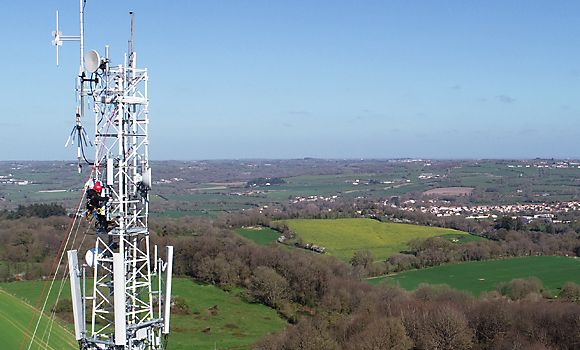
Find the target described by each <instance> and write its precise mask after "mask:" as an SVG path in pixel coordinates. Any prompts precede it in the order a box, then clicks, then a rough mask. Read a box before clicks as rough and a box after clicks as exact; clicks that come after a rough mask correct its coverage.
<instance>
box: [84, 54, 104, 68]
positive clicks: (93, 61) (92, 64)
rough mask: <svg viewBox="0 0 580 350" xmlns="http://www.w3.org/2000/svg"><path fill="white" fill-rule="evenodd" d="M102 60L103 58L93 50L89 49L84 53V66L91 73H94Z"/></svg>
mask: <svg viewBox="0 0 580 350" xmlns="http://www.w3.org/2000/svg"><path fill="white" fill-rule="evenodd" d="M104 62H105V60H104V59H102V58H101V57H100V56H99V53H98V52H97V51H95V50H91V51H89V52H87V54H86V55H85V68H86V69H87V70H88V71H89V72H91V73H96V72H97V71H98V70H99V68H100V67H101V65H102V64H103V63H104Z"/></svg>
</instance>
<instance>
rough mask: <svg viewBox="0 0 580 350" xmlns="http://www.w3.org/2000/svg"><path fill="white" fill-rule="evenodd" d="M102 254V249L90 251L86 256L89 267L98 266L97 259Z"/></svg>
mask: <svg viewBox="0 0 580 350" xmlns="http://www.w3.org/2000/svg"><path fill="white" fill-rule="evenodd" d="M102 254H103V250H102V249H101V248H98V249H97V248H91V249H89V250H88V251H87V254H85V261H86V262H87V265H89V266H90V267H95V265H97V257H99V256H101V255H102Z"/></svg>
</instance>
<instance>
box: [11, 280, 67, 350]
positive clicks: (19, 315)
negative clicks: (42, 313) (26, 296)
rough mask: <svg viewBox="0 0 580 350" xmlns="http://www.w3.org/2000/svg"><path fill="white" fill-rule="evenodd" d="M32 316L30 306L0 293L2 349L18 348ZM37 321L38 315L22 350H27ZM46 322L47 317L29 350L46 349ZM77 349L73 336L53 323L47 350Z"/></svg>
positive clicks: (56, 323)
mask: <svg viewBox="0 0 580 350" xmlns="http://www.w3.org/2000/svg"><path fill="white" fill-rule="evenodd" d="M33 314H34V309H33V308H32V307H31V306H30V305H27V304H26V303H24V302H23V301H22V300H20V299H18V298H16V297H14V296H12V295H9V294H8V293H6V292H4V291H0V338H2V348H3V349H19V348H20V345H21V344H22V340H23V339H24V335H25V334H26V330H27V328H28V325H29V324H30V320H31V319H32V315H33ZM37 320H38V314H37V316H36V317H35V319H34V322H33V323H32V326H31V328H30V332H29V333H28V338H27V341H26V343H25V345H24V349H28V346H29V344H30V340H31V336H32V333H33V332H34V328H35V327H36V323H37ZM47 320H48V319H47V317H43V319H42V321H41V323H40V325H39V327H38V330H37V333H36V337H35V341H34V344H33V346H32V347H31V349H44V348H45V347H46V340H48V338H47V337H46V336H43V335H44V332H45V329H46V327H47V324H48V322H47ZM77 348H78V345H77V341H76V340H75V339H74V336H73V335H72V334H71V333H68V332H67V331H65V330H64V328H62V327H61V326H59V325H58V322H55V323H54V325H53V327H52V332H51V336H50V339H49V340H48V349H58V350H61V349H77Z"/></svg>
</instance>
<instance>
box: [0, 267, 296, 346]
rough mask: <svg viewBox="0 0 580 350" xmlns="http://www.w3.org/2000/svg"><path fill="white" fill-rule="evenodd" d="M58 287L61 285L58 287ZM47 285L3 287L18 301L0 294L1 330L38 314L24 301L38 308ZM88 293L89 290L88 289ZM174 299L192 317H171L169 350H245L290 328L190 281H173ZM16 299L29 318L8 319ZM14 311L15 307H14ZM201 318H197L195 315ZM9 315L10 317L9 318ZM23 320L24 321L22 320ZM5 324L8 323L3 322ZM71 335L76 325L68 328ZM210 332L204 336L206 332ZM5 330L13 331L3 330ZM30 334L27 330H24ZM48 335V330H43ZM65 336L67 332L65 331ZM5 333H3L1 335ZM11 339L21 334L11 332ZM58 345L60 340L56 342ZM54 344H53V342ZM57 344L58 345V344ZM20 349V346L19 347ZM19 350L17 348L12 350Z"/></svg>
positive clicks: (66, 294)
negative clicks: (181, 301) (182, 302)
mask: <svg viewBox="0 0 580 350" xmlns="http://www.w3.org/2000/svg"><path fill="white" fill-rule="evenodd" d="M57 284H58V285H57ZM59 285H60V282H57V283H56V284H55V286H54V287H53V292H52V293H51V297H50V298H49V302H48V303H47V309H50V308H52V307H53V306H54V300H55V299H56V294H57V292H58V286H59ZM43 287H44V282H40V281H39V282H15V283H2V284H0V288H1V289H2V290H4V291H6V293H10V294H13V295H15V296H17V298H15V297H13V296H10V295H8V294H6V293H4V292H1V291H0V327H1V326H2V325H3V323H2V322H4V323H7V322H13V323H16V322H18V324H20V323H22V324H24V323H26V325H25V327H28V322H30V318H31V317H32V312H33V311H34V310H33V309H32V308H31V307H30V306H29V305H26V304H25V303H24V302H23V301H21V300H20V299H22V300H24V301H26V302H28V303H29V304H33V305H36V303H37V302H38V297H39V296H40V293H41V292H42V288H43ZM87 289H89V288H88V287H87ZM172 294H173V296H180V297H183V298H185V299H186V300H187V302H188V304H189V306H190V308H191V311H192V314H191V315H185V316H177V315H172V316H171V330H170V334H169V345H168V347H169V349H173V350H183V349H213V348H214V345H217V348H218V349H224V348H229V347H242V348H245V346H246V345H249V344H251V343H252V342H254V341H256V340H257V339H259V338H260V337H262V336H265V335H266V334H268V333H272V332H275V331H277V330H280V329H284V328H285V327H287V325H288V324H287V323H286V321H284V320H282V319H281V318H280V316H279V315H278V314H277V313H276V311H274V310H272V309H270V308H268V307H267V306H265V305H262V304H252V303H247V302H245V301H243V300H242V299H240V298H239V297H238V296H236V293H231V294H230V293H227V292H224V291H222V290H221V289H219V288H218V287H216V286H213V285H204V284H198V283H195V282H192V281H191V280H189V279H186V278H174V279H173V292H172ZM2 297H4V298H12V299H14V300H15V301H16V302H18V303H20V304H21V305H23V308H25V310H24V311H27V310H30V312H29V315H28V314H25V313H24V312H20V311H19V312H18V313H15V314H12V313H10V315H9V318H7V317H6V316H8V315H7V313H6V312H5V310H8V309H9V308H8V307H5V305H4V304H3V303H4V301H3V299H1V298H2ZM61 298H70V287H69V283H68V281H67V282H65V285H64V288H63V290H62V294H61ZM214 306H217V308H218V310H217V315H213V314H211V312H210V310H208V309H209V308H212V307H214ZM10 307H12V306H10ZM196 312H197V313H198V314H195V313H196ZM5 315H6V316H5ZM20 317H22V320H20ZM3 320H4V321H3ZM66 326H67V328H69V329H70V330H71V331H72V329H73V327H72V325H66ZM55 327H56V326H55ZM208 327H209V328H210V330H209V331H207V332H202V331H203V330H205V329H206V328H208ZM2 329H9V328H7V327H2ZM24 331H26V328H25V329H24ZM42 331H44V328H42ZM61 331H62V332H64V329H62V328H61ZM2 332H3V331H2V330H0V334H1V333H2ZM10 332H11V335H15V334H17V333H16V331H14V330H11V331H10ZM19 334H20V333H18V337H20V338H19V341H20V342H22V339H23V337H24V336H23V335H22V336H20V335H19ZM69 336H70V337H71V338H72V343H73V345H74V346H73V348H77V346H76V341H75V340H74V338H73V336H72V335H69ZM55 341H57V339H55ZM50 344H52V340H51V342H50ZM55 344H56V343H55ZM18 347H20V343H18ZM9 348H15V349H16V348H17V347H9ZM55 349H68V347H65V346H62V347H56V348H55Z"/></svg>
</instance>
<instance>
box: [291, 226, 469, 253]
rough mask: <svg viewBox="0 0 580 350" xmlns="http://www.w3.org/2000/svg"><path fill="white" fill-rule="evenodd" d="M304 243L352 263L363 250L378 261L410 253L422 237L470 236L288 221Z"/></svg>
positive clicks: (444, 231) (449, 231)
mask: <svg viewBox="0 0 580 350" xmlns="http://www.w3.org/2000/svg"><path fill="white" fill-rule="evenodd" d="M285 222H286V223H287V225H288V227H289V228H290V230H292V231H294V232H295V233H296V235H297V236H298V237H300V238H302V239H303V240H304V243H314V244H316V245H318V246H321V247H325V248H326V253H327V254H331V255H334V256H337V257H338V258H340V259H343V260H350V259H351V258H352V256H353V255H354V253H355V252H356V251H357V250H360V249H369V250H370V251H371V252H372V253H373V254H374V256H375V258H376V259H377V260H378V261H382V260H385V259H387V258H388V257H389V256H391V255H393V254H396V253H399V252H401V251H406V250H408V247H407V242H409V241H410V240H412V239H414V238H418V237H435V236H442V235H446V234H455V235H469V234H468V233H465V232H461V231H457V230H452V229H444V228H439V227H425V226H417V225H408V224H395V223H390V222H379V221H377V220H373V219H335V220H305V219H294V220H286V221H285Z"/></svg>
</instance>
